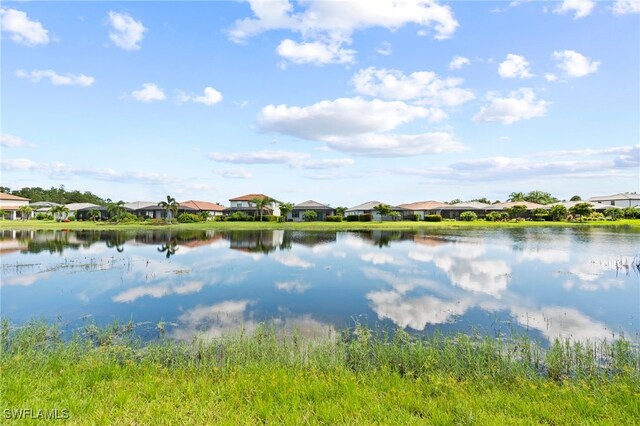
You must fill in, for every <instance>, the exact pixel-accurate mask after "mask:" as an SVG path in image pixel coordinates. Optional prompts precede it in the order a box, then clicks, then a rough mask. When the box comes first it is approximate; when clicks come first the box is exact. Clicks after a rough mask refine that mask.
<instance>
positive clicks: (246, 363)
mask: <svg viewBox="0 0 640 426" xmlns="http://www.w3.org/2000/svg"><path fill="white" fill-rule="evenodd" d="M7 327H8V325H7V323H6V321H5V323H4V324H3V333H2V348H3V351H2V354H1V356H0V367H1V372H2V381H1V383H0V401H1V402H0V405H1V407H0V408H1V409H2V416H3V420H4V419H8V417H7V416H9V417H11V416H12V415H13V416H16V415H17V414H15V413H16V411H15V410H17V409H20V408H28V409H32V412H33V413H37V410H53V409H57V410H58V414H60V413H63V415H67V416H68V422H69V423H71V424H264V423H273V424H402V425H404V424H436V425H438V424H442V425H445V424H447V425H448V424H483V425H484V424H486V425H494V424H556V425H563V424H565V425H573V424H612V425H626V424H628V425H632V424H637V423H636V421H637V419H638V418H640V354H639V352H638V348H637V346H635V347H634V346H632V345H630V344H629V342H626V341H622V340H618V341H615V342H609V343H598V344H591V345H589V344H587V345H583V344H575V343H573V344H572V343H569V342H556V343H555V344H554V345H552V346H551V347H550V348H548V349H546V350H543V349H541V348H540V347H539V346H537V345H536V343H535V342H532V341H529V340H527V339H526V338H522V339H516V340H514V341H510V342H505V341H503V340H499V339H496V338H479V337H471V336H464V335H457V336H449V337H443V336H435V337H431V338H428V339H426V340H425V339H419V340H418V339H415V338H411V337H409V336H408V335H407V334H406V333H404V332H397V333H396V334H395V336H394V337H393V338H390V337H389V336H387V335H385V334H383V333H378V332H371V331H370V330H367V329H364V328H360V327H356V330H355V333H353V331H354V330H351V332H345V333H338V334H335V335H333V336H326V337H325V338H324V339H322V340H318V339H316V340H307V339H302V338H300V337H299V336H297V335H296V334H295V332H294V333H289V334H282V333H281V332H279V331H277V330H275V329H274V328H271V327H269V326H263V327H261V328H259V329H258V331H257V332H256V333H254V334H252V335H247V334H236V335H233V336H227V337H225V338H221V339H218V340H214V341H210V342H203V341H196V342H192V343H188V344H184V343H182V344H181V343H177V342H174V341H170V340H164V339H161V340H159V341H157V342H154V343H150V344H146V345H142V344H141V343H139V342H138V341H136V340H135V339H133V338H131V337H127V332H126V330H125V329H123V327H122V326H120V327H118V328H116V327H114V328H112V329H102V330H97V329H95V327H94V328H91V327H87V329H86V330H85V331H84V332H82V333H78V334H76V336H75V337H74V338H72V339H70V340H62V339H60V338H59V334H58V333H57V332H56V329H55V328H54V327H50V326H47V325H45V324H42V323H32V324H30V325H28V326H26V327H23V328H18V329H14V330H13V331H12V332H8V328H7ZM125 328H126V327H125ZM6 410H9V411H6ZM12 410H13V411H12ZM63 410H66V411H63ZM7 413H9V414H7ZM12 413H13V414H12ZM64 413H66V414H64ZM32 415H33V414H32ZM38 421H39V420H31V423H33V424H38ZM27 423H29V422H27Z"/></svg>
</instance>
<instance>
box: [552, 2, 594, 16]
mask: <svg viewBox="0 0 640 426" xmlns="http://www.w3.org/2000/svg"><path fill="white" fill-rule="evenodd" d="M595 5H596V2H595V1H593V0H564V1H563V2H562V4H561V5H559V6H558V7H556V8H555V9H554V10H553V12H554V13H558V14H561V15H564V14H565V13H570V12H575V14H574V15H573V19H579V18H584V17H585V16H589V15H590V14H591V11H592V10H593V8H594V7H595Z"/></svg>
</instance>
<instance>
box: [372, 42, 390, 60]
mask: <svg viewBox="0 0 640 426" xmlns="http://www.w3.org/2000/svg"><path fill="white" fill-rule="evenodd" d="M376 52H377V53H378V54H379V55H382V56H389V55H391V54H392V53H393V48H392V47H391V43H389V42H388V41H383V42H382V43H380V44H379V45H378V47H377V48H376Z"/></svg>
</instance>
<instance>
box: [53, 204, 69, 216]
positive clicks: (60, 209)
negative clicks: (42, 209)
mask: <svg viewBox="0 0 640 426" xmlns="http://www.w3.org/2000/svg"><path fill="white" fill-rule="evenodd" d="M49 212H51V214H52V215H53V218H54V219H62V218H63V216H64V215H65V214H67V213H69V208H68V207H67V206H62V205H60V206H53V207H51V209H50V210H49Z"/></svg>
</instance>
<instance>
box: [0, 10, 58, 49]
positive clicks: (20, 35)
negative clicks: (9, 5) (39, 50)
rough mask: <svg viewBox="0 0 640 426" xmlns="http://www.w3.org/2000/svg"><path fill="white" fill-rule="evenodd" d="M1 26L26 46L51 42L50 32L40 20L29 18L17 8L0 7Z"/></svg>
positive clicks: (3, 30) (11, 37)
mask: <svg viewBox="0 0 640 426" xmlns="http://www.w3.org/2000/svg"><path fill="white" fill-rule="evenodd" d="M0 28H1V29H2V32H3V33H9V34H10V36H9V38H10V39H11V40H12V41H14V42H16V43H18V44H22V45H25V46H29V47H33V46H37V45H39V44H47V43H49V32H48V31H47V30H46V29H44V27H43V26H42V24H41V23H40V22H38V21H32V20H31V19H29V17H28V16H27V14H26V13H25V12H22V11H20V10H16V9H4V8H2V9H0Z"/></svg>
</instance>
